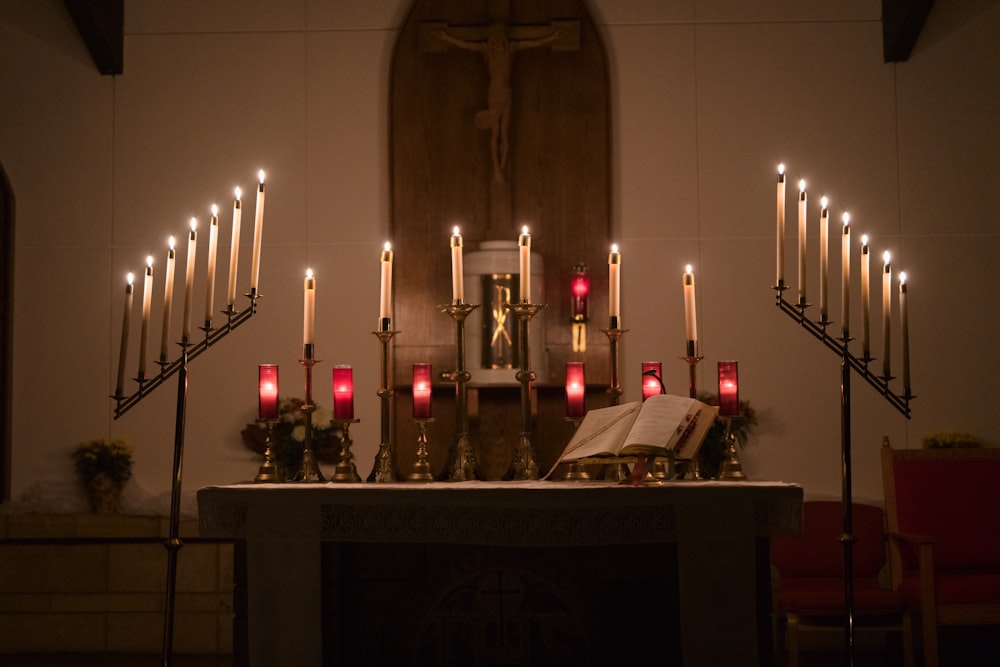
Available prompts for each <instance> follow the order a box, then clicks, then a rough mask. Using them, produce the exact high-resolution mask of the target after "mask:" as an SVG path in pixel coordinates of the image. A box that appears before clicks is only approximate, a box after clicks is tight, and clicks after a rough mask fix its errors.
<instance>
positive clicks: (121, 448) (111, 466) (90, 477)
mask: <svg viewBox="0 0 1000 667" xmlns="http://www.w3.org/2000/svg"><path fill="white" fill-rule="evenodd" d="M73 467H74V468H75V469H76V474H78V475H79V476H80V479H81V480H82V481H83V483H84V485H85V486H88V487H89V486H90V485H91V484H92V483H93V482H94V479H95V478H97V477H98V476H99V475H102V474H103V475H106V476H107V477H109V478H110V479H111V481H113V482H116V483H118V484H122V483H124V482H126V481H127V480H128V479H129V478H130V477H131V476H132V448H131V447H129V446H128V445H127V444H125V442H124V441H122V440H112V441H110V442H108V441H107V440H89V441H87V442H84V443H81V444H79V445H77V447H76V449H74V450H73Z"/></svg>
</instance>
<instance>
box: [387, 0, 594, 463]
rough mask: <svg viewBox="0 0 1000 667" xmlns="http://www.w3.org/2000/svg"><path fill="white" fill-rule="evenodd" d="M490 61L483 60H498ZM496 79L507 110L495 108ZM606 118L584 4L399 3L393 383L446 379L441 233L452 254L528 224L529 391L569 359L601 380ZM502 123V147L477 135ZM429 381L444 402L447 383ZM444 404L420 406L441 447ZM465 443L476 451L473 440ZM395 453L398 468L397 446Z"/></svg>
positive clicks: (451, 333) (539, 0) (445, 260)
mask: <svg viewBox="0 0 1000 667" xmlns="http://www.w3.org/2000/svg"><path fill="white" fill-rule="evenodd" d="M491 26H492V28H491ZM498 32H499V33H500V37H499V38H498V37H497V34H498ZM491 33H492V34H493V37H494V39H501V40H503V39H505V40H506V43H503V42H502V41H501V42H500V47H499V48H504V49H506V51H505V52H504V54H506V55H507V56H509V70H508V71H507V72H504V71H503V62H499V63H498V61H496V60H494V62H493V64H492V65H489V64H488V62H489V58H488V56H487V54H486V53H485V52H484V49H486V48H487V47H486V45H487V39H488V38H489V36H490V35H491ZM504 54H496V52H494V55H497V56H498V57H499V58H500V60H501V61H503V58H502V56H503V55H504ZM508 82H509V91H506V92H507V93H508V94H509V108H508V107H505V106H503V104H502V101H503V100H502V97H503V95H504V93H505V85H506V84H507V83H508ZM498 100H499V101H498ZM609 109H610V88H609V82H608V72H607V62H606V57H605V52H604V47H603V44H602V42H601V39H600V35H599V33H598V31H597V30H596V28H595V26H594V23H593V20H592V19H591V17H590V14H589V13H588V11H587V8H586V6H585V4H584V2H581V1H580V0H532V1H529V0H480V1H478V2H476V1H469V0H416V1H415V2H414V3H413V6H412V8H411V10H410V13H409V15H408V17H407V19H406V22H405V24H404V26H403V29H402V30H401V32H400V35H399V39H398V42H397V44H396V48H395V52H394V54H393V61H392V77H391V92H390V124H391V125H390V143H391V148H390V150H391V170H392V173H391V196H392V209H391V230H392V231H391V233H392V238H391V240H392V243H393V249H394V251H395V262H394V294H393V297H394V298H393V302H394V303H393V325H394V328H396V329H398V330H399V331H400V332H401V333H400V334H399V335H397V336H396V337H394V338H393V340H392V350H393V360H394V363H393V367H394V371H393V376H394V384H395V386H397V387H399V388H402V389H405V387H407V386H408V385H409V384H410V382H411V376H410V372H411V364H412V363H417V362H430V363H432V364H433V369H434V373H435V375H439V374H440V373H442V372H446V371H449V370H452V369H454V368H455V363H456V354H455V325H454V323H453V321H452V320H451V318H450V317H449V316H448V315H447V314H444V313H442V312H440V311H439V309H438V306H439V305H440V304H446V303H448V302H449V301H450V300H451V296H452V283H451V255H450V251H449V236H450V234H451V230H452V227H453V226H454V225H459V226H460V228H461V231H462V235H463V237H464V242H465V253H466V257H468V256H469V255H470V254H471V253H474V252H476V251H477V249H478V248H480V247H481V246H482V245H483V244H484V243H489V242H491V241H501V242H503V241H506V242H508V243H513V242H516V240H517V235H518V232H519V231H520V229H521V227H522V225H527V226H528V227H529V229H530V232H531V236H532V249H533V251H534V252H536V253H537V254H538V255H539V256H540V257H541V260H542V261H541V262H540V263H543V264H544V273H543V275H541V276H540V278H541V280H539V281H538V282H539V283H540V289H539V285H534V286H533V288H532V289H533V292H535V291H540V294H539V297H538V298H533V299H532V300H533V301H536V300H540V301H541V302H543V303H546V304H548V307H547V308H546V309H545V310H544V311H543V313H542V314H541V315H540V316H539V317H538V318H536V319H537V322H536V320H532V323H531V327H532V343H531V345H532V349H531V360H532V367H533V368H534V369H536V370H540V371H542V372H540V373H539V377H538V382H537V385H538V386H539V387H546V386H549V387H556V386H559V387H561V386H562V384H563V381H564V368H565V362H566V361H570V360H575V361H584V362H585V363H586V367H587V378H588V382H590V383H593V384H598V383H604V384H605V385H606V384H607V381H608V378H609V376H608V373H609V371H608V368H609V360H608V341H607V337H606V336H604V335H603V334H602V333H600V329H601V328H606V327H607V323H608V319H607V316H608V312H607V308H608V306H607V290H608V284H607V283H608V279H607V256H608V249H609V245H610V242H611V239H610V235H611V215H610V212H611V197H610V188H611V174H610V170H611V153H610V145H611V140H610V132H611V130H610V112H609ZM504 114H506V115H507V118H506V119H503V118H502V116H503V115H504ZM505 120H506V122H507V123H508V125H506V126H503V127H501V128H500V129H503V128H504V127H505V128H506V130H507V140H506V146H505V147H501V144H500V143H498V142H497V137H496V135H495V134H494V132H493V129H494V128H492V127H491V125H492V124H493V123H494V122H499V123H501V124H502V123H503V122H504V121H505ZM500 140H501V141H502V137H500ZM504 150H505V151H506V161H505V163H504V164H502V166H500V168H498V163H499V162H500V159H498V158H501V157H502V156H503V152H504ZM580 264H583V265H586V266H587V267H589V270H590V276H591V294H590V321H589V323H588V324H587V347H586V351H583V352H580V351H574V350H573V348H572V328H571V323H570V322H571V311H570V307H571V306H570V279H571V275H572V271H573V268H574V266H576V265H580ZM468 291H470V290H469V288H468V287H467V292H468ZM472 291H474V290H472ZM515 295H516V292H515ZM484 317H486V318H489V317H490V315H489V311H488V309H487V308H480V309H479V310H478V311H476V312H474V313H473V315H471V316H470V318H469V320H468V323H467V330H469V331H470V333H474V332H475V330H476V328H477V327H480V328H482V327H484V326H487V324H488V323H484V321H483V319H482V318H484ZM514 332H515V333H516V327H515V328H514ZM536 335H539V336H540V338H539V339H536ZM536 341H537V342H536ZM473 347H474V346H469V347H468V348H467V350H466V355H467V366H469V367H475V366H477V365H478V363H479V361H480V358H479V355H480V350H479V349H473ZM439 382H440V384H441V392H440V393H441V394H442V396H444V397H445V398H448V394H447V388H448V386H450V385H449V383H448V382H447V381H446V380H443V379H440V380H439ZM403 393H404V394H405V391H404V392H403ZM450 397H451V398H452V399H453V397H454V392H453V391H452V393H451V394H450ZM400 398H403V397H402V396H401V397H400ZM539 400H540V401H541V397H540V398H539ZM559 400H560V401H561V400H562V397H561V395H560V396H559ZM480 405H482V403H480ZM561 405H562V403H560V406H561ZM448 409H449V406H447V405H445V406H443V411H444V413H443V414H437V412H438V403H437V401H436V402H435V412H436V414H435V417H437V422H438V424H437V425H436V426H435V431H436V433H437V439H439V440H441V441H444V442H447V441H448V439H449V437H450V436H451V435H452V433H453V430H454V422H453V419H452V415H451V414H447V412H446V411H447V410H448ZM451 409H453V407H452V408H451ZM473 409H475V405H474V406H473ZM560 409H562V408H560ZM408 410H409V405H408V404H407V402H406V400H397V401H396V412H397V413H398V416H399V418H397V419H396V420H395V421H396V423H397V429H396V439H397V442H407V441H409V440H410V435H411V434H410V433H409V430H410V429H412V426H407V424H406V422H407V421H408V417H409V411H408ZM542 410H543V408H542V407H541V406H540V407H539V411H540V414H541V411H542ZM514 421H515V422H516V421H517V420H516V419H515V420H514ZM540 421H541V420H540ZM560 421H561V419H560ZM514 426H515V427H516V426H517V425H516V424H515V425H514ZM539 428H541V425H540V426H539ZM516 431H517V428H514V432H515V434H516ZM472 439H473V442H474V444H475V443H476V434H475V433H473V434H472ZM556 439H558V440H562V434H560V435H559V437H558V438H556ZM480 446H485V445H483V443H479V444H478V445H477V448H478V447H480ZM397 449H398V450H400V454H399V456H398V459H399V465H400V468H401V469H404V468H405V467H406V462H405V455H404V453H403V450H406V449H408V448H407V447H403V446H400V447H397ZM440 456H443V455H440ZM438 458H439V454H437V453H436V452H435V451H434V450H433V448H432V463H436V464H438V465H443V459H440V460H438V461H435V459H438ZM539 458H540V461H539V463H540V464H541V465H543V466H544V465H545V463H546V459H547V458H550V457H547V456H545V455H542V453H541V452H540V456H539ZM496 465H497V466H498V467H502V463H500V462H498V463H496ZM498 469H499V468H498Z"/></svg>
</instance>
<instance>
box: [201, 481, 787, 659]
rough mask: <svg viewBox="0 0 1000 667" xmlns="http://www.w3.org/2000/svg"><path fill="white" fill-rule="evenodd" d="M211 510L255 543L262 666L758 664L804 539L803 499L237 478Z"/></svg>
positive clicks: (748, 492)
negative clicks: (775, 577)
mask: <svg viewBox="0 0 1000 667" xmlns="http://www.w3.org/2000/svg"><path fill="white" fill-rule="evenodd" d="M198 505H199V514H200V529H201V533H202V535H203V536H206V537H225V538H231V539H234V540H241V541H245V545H246V549H245V552H243V551H242V550H241V549H237V553H245V558H246V563H245V566H246V567H245V572H246V600H247V605H246V606H247V618H246V626H247V627H246V636H247V638H248V639H247V642H248V647H247V648H248V651H247V653H248V656H249V661H250V664H252V665H259V666H268V667H273V666H274V665H333V664H359V663H356V661H357V660H359V659H362V658H364V659H366V660H369V661H372V660H373V661H374V662H370V664H376V663H379V664H384V661H385V660H391V661H393V663H394V664H472V662H470V661H471V660H474V659H475V656H477V655H480V654H482V655H491V656H493V659H494V661H493V662H490V663H488V664H505V665H514V664H541V663H540V662H539V660H540V659H544V662H545V664H574V665H586V664H595V665H596V664H606V661H607V659H608V658H609V657H618V658H624V657H625V656H628V655H634V657H636V658H639V659H642V660H643V662H644V663H646V662H650V664H683V665H689V666H690V665H753V664H760V665H763V664H770V659H771V655H770V617H769V611H770V577H769V565H768V557H767V554H768V550H767V545H768V538H769V537H770V536H772V535H790V534H795V533H797V532H798V531H799V530H800V529H801V513H802V489H801V487H799V486H796V485H793V484H785V483H777V482H740V483H726V482H684V481H679V482H671V483H668V484H665V485H663V486H650V487H638V488H633V487H629V486H621V485H616V484H610V483H603V482H587V483H560V482H461V483H431V484H424V485H414V484H380V485H373V484H338V485H333V484H312V485H278V484H273V485H272V484H237V485H231V486H218V487H207V488H203V489H201V490H199V492H198ZM236 570H237V572H239V571H242V570H243V568H241V567H240V566H239V564H238V566H237V568H236ZM240 583H241V582H238V585H239V584H240ZM487 597H490V599H495V600H496V603H495V605H494V603H493V602H490V603H489V604H490V605H493V606H491V607H490V609H489V612H488V613H485V615H484V610H485V609H486V607H485V606H484V604H485V603H483V602H482V601H483V600H486V598H487ZM504 605H506V606H504ZM472 616H475V617H477V618H480V619H482V622H481V623H479V624H478V625H475V624H472V625H470V623H471V621H469V618H471V617H472ZM466 617H469V618H466ZM442 619H444V620H442ZM449 619H450V620H449ZM474 626H475V627H474ZM441 628H445V630H442V629H441ZM449 633H451V634H449ZM456 633H457V634H456ZM242 634H243V633H242V632H240V631H237V632H236V636H237V637H239V636H242ZM452 635H455V636H452ZM442 637H446V638H447V641H444V642H442ZM505 651H506V652H507V653H504V652H505ZM497 660H499V662H497ZM463 661H464V662H463Z"/></svg>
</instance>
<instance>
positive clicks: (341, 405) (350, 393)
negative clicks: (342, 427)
mask: <svg viewBox="0 0 1000 667" xmlns="http://www.w3.org/2000/svg"><path fill="white" fill-rule="evenodd" d="M333 418H334V419H339V420H341V421H350V420H351V419H354V371H353V369H352V368H351V367H350V366H334V367H333Z"/></svg>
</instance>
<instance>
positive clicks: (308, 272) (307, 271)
mask: <svg viewBox="0 0 1000 667" xmlns="http://www.w3.org/2000/svg"><path fill="white" fill-rule="evenodd" d="M312 277H313V270H312V269H306V278H312Z"/></svg>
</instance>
